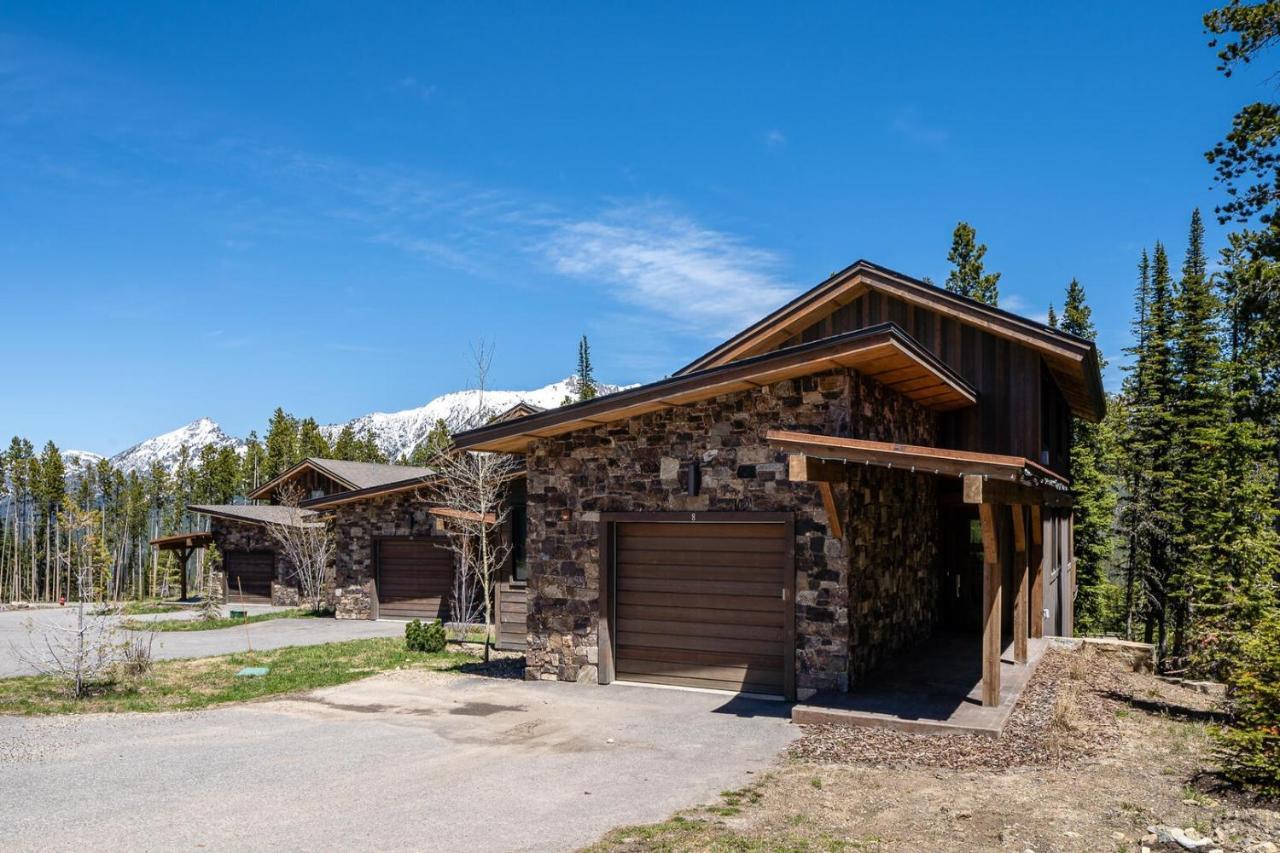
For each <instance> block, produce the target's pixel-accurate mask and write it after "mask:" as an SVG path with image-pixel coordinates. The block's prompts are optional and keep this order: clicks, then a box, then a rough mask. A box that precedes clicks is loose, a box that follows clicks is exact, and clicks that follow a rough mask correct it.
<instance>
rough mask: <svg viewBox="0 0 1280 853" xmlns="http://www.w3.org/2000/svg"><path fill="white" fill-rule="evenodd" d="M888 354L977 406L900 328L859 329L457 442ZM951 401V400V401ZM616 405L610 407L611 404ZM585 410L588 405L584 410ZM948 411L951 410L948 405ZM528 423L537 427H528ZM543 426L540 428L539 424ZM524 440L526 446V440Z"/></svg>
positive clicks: (515, 438)
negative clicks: (860, 355)
mask: <svg viewBox="0 0 1280 853" xmlns="http://www.w3.org/2000/svg"><path fill="white" fill-rule="evenodd" d="M864 350H865V351H870V352H876V353H881V352H886V351H889V350H893V351H894V352H895V353H896V355H895V357H901V358H903V359H906V360H909V361H913V362H915V363H917V364H919V365H920V369H921V370H925V371H928V372H930V373H932V374H934V375H936V376H937V378H938V381H939V383H941V384H944V385H946V386H948V387H949V388H952V389H953V392H954V395H958V396H960V397H962V398H963V399H964V400H966V401H968V402H969V403H973V402H976V400H977V394H976V392H975V391H974V390H973V389H972V388H970V387H968V385H967V383H965V382H964V380H962V379H960V377H958V376H956V375H954V373H953V371H951V369H950V368H948V367H947V366H946V365H945V364H943V363H942V362H941V361H939V360H937V359H936V357H934V356H933V355H932V354H931V353H929V352H928V351H927V350H925V349H923V348H922V347H919V345H918V344H915V343H914V342H913V341H911V340H910V338H909V337H908V336H907V335H906V332H904V331H903V330H902V329H901V328H900V327H898V326H896V325H894V324H890V323H883V324H878V325H876V326H871V327H867V328H865V329H859V330H856V331H853V332H849V333H846V334H844V335H841V336H837V337H834V338H830V339H826V340H823V341H815V342H812V343H810V344H802V345H799V346H797V347H796V348H794V349H792V348H788V349H787V350H782V351H779V352H778V353H767V354H765V355H762V356H758V357H757V358H756V359H751V360H747V361H743V362H734V363H731V364H728V365H723V366H722V367H719V368H712V370H716V371H717V373H716V374H715V375H713V376H707V377H705V381H700V380H701V379H702V378H703V377H701V376H700V375H699V374H689V375H687V376H676V377H672V378H670V379H667V380H662V381H660V382H656V383H652V384H651V385H649V386H642V387H640V388H638V389H632V390H631V391H623V392H619V394H620V395H622V398H621V399H620V400H610V399H609V398H610V397H613V396H614V395H608V396H605V397H602V398H600V399H599V401H598V402H597V401H592V403H591V404H587V405H586V408H585V411H581V412H580V413H579V414H577V416H576V417H575V416H573V413H571V412H567V411H563V410H554V409H553V410H551V411H549V412H545V413H539V414H536V415H531V416H529V417H527V418H518V419H515V420H512V421H506V422H501V423H497V424H493V425H490V426H487V427H481V428H480V429H477V430H474V431H472V435H475V436H483V434H485V433H491V434H492V435H493V437H492V438H489V439H483V438H479V439H478V440H475V441H468V434H467V433H462V434H460V435H459V436H457V439H459V443H458V446H459V447H460V448H463V449H481V450H499V449H502V450H505V449H507V448H508V447H510V446H515V447H522V446H527V440H528V439H529V438H548V437H551V436H554V435H560V434H563V433H566V432H572V431H574V430H577V429H583V428H584V426H586V425H589V423H588V419H594V420H597V421H606V422H610V423H612V422H616V421H619V420H624V419H626V418H629V417H634V416H635V415H637V414H641V413H643V412H646V411H654V410H656V409H660V408H666V407H669V406H673V405H686V404H688V403H692V402H698V401H700V400H705V399H711V398H713V397H716V396H720V395H722V394H726V393H734V392H739V391H744V390H749V389H750V388H751V387H753V386H755V385H757V384H769V383H771V382H776V381H781V380H782V379H786V378H792V377H795V376H801V375H807V374H810V373H815V372H822V371H824V370H828V369H832V368H834V367H840V368H844V367H846V366H852V369H854V370H856V369H857V367H856V363H857V362H858V361H859V360H860V359H858V358H857V354H858V353H859V352H862V351H864ZM949 396H950V395H949ZM611 403H613V404H614V405H613V406H611V405H610V404H611ZM579 405H583V404H579ZM947 405H948V408H950V407H951V404H950V402H948V404H947ZM523 421H533V423H530V424H525V425H523V427H524V428H523V429H521V426H522V422H523ZM540 421H541V422H542V423H539V422H540ZM521 438H523V441H522V440H521Z"/></svg>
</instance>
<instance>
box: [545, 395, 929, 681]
mask: <svg viewBox="0 0 1280 853" xmlns="http://www.w3.org/2000/svg"><path fill="white" fill-rule="evenodd" d="M770 429H796V430H801V431H807V432H814V433H822V434H825V435H837V436H853V437H858V438H870V439H875V440H892V441H902V442H910V443H915V444H933V443H934V440H935V438H936V433H937V423H936V418H935V416H934V415H933V414H932V413H931V412H929V411H928V410H926V409H923V408H921V407H920V406H917V405H916V404H914V403H912V402H911V401H909V400H907V399H905V398H903V397H901V396H899V395H897V394H896V393H894V392H891V391H889V390H887V389H885V388H884V387H883V386H881V385H879V384H877V383H874V382H871V381H869V380H866V379H864V378H863V377H861V376H859V375H857V374H856V373H851V372H848V371H834V372H831V373H828V374H823V375H819V376H814V377H806V378H804V379H798V380H788V381H785V382H779V383H776V384H774V385H770V386H767V387H764V388H760V389H757V390H755V391H752V392H742V393H737V394H729V395H725V396H722V397H718V398H716V399H714V400H710V401H706V402H703V403H699V404H696V405H691V406H677V407H674V408H671V409H666V410H664V411H661V412H654V413H651V414H646V415H642V416H639V417H636V418H632V419H630V420H627V421H623V422H620V423H617V424H610V425H607V426H599V427H596V428H594V429H590V430H581V431H577V432H573V433H569V434H567V435H564V436H557V437H553V438H546V439H541V440H538V441H536V442H534V444H533V445H532V447H531V448H530V451H529V453H528V454H527V455H526V465H527V469H528V507H529V539H528V547H529V566H530V580H529V587H528V590H529V615H528V632H529V642H528V650H527V653H526V668H525V677H526V678H530V679H550V680H560V681H594V680H596V678H597V670H596V667H597V664H598V617H597V613H598V606H599V605H598V603H599V595H600V571H599V565H600V552H599V542H600V522H599V513H601V512H667V511H695V512H715V511H735V512H786V513H791V514H793V515H794V518H795V540H796V541H795V572H796V600H795V607H796V648H795V654H796V680H797V687H798V690H799V692H800V693H801V695H807V694H809V693H812V692H813V691H816V690H847V689H848V685H849V680H850V677H851V676H853V677H856V676H857V675H859V674H861V673H863V672H865V671H866V670H867V669H868V668H869V667H871V666H873V665H874V663H875V662H876V661H877V660H879V659H880V657H881V656H882V655H883V654H885V653H887V652H889V651H892V650H895V649H896V648H899V647H901V646H902V645H904V644H905V643H906V642H909V641H910V640H914V639H917V638H919V637H920V636H921V633H922V632H923V633H927V631H928V630H929V628H930V627H931V626H932V624H933V621H934V620H935V618H936V614H935V609H936V601H937V596H936V584H937V580H936V567H935V563H936V555H937V547H938V546H937V535H938V534H937V519H936V513H937V507H936V504H937V500H936V493H935V491H934V489H935V485H934V484H933V483H931V482H929V479H928V478H927V477H925V476H923V475H913V474H910V473H907V472H901V471H888V470H883V469H878V468H876V469H862V468H854V467H852V466H850V474H849V482H848V483H845V484H836V485H835V486H834V488H833V491H834V492H835V494H836V501H837V506H838V507H839V511H840V512H841V514H842V516H844V520H845V528H846V531H845V538H844V539H840V538H836V537H835V536H833V535H832V534H831V527H830V524H829V520H828V518H827V515H826V512H825V510H824V509H823V504H822V500H821V497H820V494H819V492H818V487H817V486H816V485H815V484H813V483H794V482H791V481H789V480H788V479H787V478H786V453H785V452H783V451H780V450H778V449H776V448H773V447H770V446H769V445H768V444H767V443H766V441H765V438H764V434H765V432H766V431H767V430H770ZM694 460H696V461H697V462H698V463H699V465H700V468H701V488H700V490H699V493H698V494H697V495H696V496H690V495H689V494H688V493H687V491H688V490H687V487H686V484H685V482H684V478H683V477H682V475H681V473H680V471H681V466H682V464H684V463H688V462H691V461H694ZM851 595H852V596H853V597H854V603H853V605H852V606H851V605H850V596H851Z"/></svg>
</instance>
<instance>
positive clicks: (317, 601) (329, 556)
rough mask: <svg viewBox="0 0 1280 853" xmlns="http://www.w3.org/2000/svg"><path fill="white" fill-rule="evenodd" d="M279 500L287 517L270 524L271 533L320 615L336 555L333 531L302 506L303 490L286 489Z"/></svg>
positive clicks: (299, 585)
mask: <svg viewBox="0 0 1280 853" xmlns="http://www.w3.org/2000/svg"><path fill="white" fill-rule="evenodd" d="M278 497H279V502H280V506H281V509H282V511H283V515H284V518H283V519H282V520H281V521H278V522H271V523H268V524H267V530H268V531H270V533H271V536H272V538H274V539H275V540H276V542H277V543H279V545H280V550H281V551H282V552H284V556H285V557H286V558H288V560H289V562H290V563H292V564H293V574H294V577H295V578H296V579H297V581H298V587H299V589H300V590H301V592H302V597H303V598H304V599H305V600H306V601H307V603H308V604H309V605H310V606H311V609H312V611H317V612H318V611H319V610H321V609H322V608H323V607H324V604H325V595H326V592H327V591H328V586H329V578H330V574H331V571H330V565H331V564H332V562H333V552H334V541H333V531H331V530H330V529H329V525H328V523H327V522H325V521H324V520H322V519H321V518H320V516H319V515H317V514H316V513H315V512H312V511H311V510H307V509H303V508H302V507H300V506H298V504H299V502H300V501H301V500H302V491H301V490H300V489H298V488H296V487H293V486H289V487H286V488H283V489H281V490H280V492H279V494H278Z"/></svg>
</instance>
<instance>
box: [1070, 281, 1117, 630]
mask: <svg viewBox="0 0 1280 853" xmlns="http://www.w3.org/2000/svg"><path fill="white" fill-rule="evenodd" d="M1061 328H1062V330H1063V331H1064V332H1067V333H1068V334H1072V335H1075V336H1076V337H1079V338H1085V339H1086V340H1090V341H1094V340H1097V337H1098V331H1097V329H1096V328H1095V327H1094V324H1093V311H1092V310H1091V309H1090V308H1089V306H1088V304H1087V303H1086V302H1085V295H1084V288H1083V287H1081V286H1080V282H1079V281H1077V280H1075V279H1072V280H1071V283H1070V284H1069V285H1067V296H1066V300H1065V301H1064V302H1063V306H1062V326H1061ZM1098 361H1099V367H1100V368H1102V367H1105V366H1106V362H1105V361H1104V360H1103V358H1102V355H1101V353H1099V355H1098ZM1071 433H1072V434H1071V487H1072V491H1073V493H1074V494H1075V557H1076V586H1077V590H1078V592H1077V595H1076V602H1075V615H1076V622H1077V624H1078V625H1079V626H1080V630H1081V631H1082V632H1086V633H1098V632H1102V631H1106V630H1110V629H1112V628H1114V627H1115V626H1116V624H1117V622H1118V618H1119V614H1118V613H1116V612H1115V610H1116V605H1115V602H1116V600H1117V598H1118V590H1117V589H1116V587H1115V585H1114V584H1113V583H1111V582H1110V581H1109V579H1108V578H1107V574H1106V567H1107V563H1108V561H1109V560H1110V558H1111V554H1112V551H1113V550H1114V544H1115V543H1114V535H1113V532H1112V528H1113V524H1114V521H1115V511H1116V503H1117V495H1116V492H1115V489H1114V487H1113V484H1114V476H1115V466H1116V459H1115V456H1116V451H1117V445H1116V441H1115V435H1114V432H1113V430H1112V424H1111V423H1108V422H1103V423H1101V424H1092V423H1089V422H1087V421H1083V420H1080V419H1075V420H1074V422H1073V424H1072V428H1071Z"/></svg>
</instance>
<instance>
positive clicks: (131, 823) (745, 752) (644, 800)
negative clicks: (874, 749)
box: [0, 671, 797, 850]
mask: <svg viewBox="0 0 1280 853" xmlns="http://www.w3.org/2000/svg"><path fill="white" fill-rule="evenodd" d="M787 711H788V706H786V705H784V704H782V703H773V702H766V701H760V700H745V699H735V698H732V697H726V696H724V695H718V694H711V693H699V692H689V691H675V690H662V689H658V688H646V687H631V686H623V685H614V686H610V687H598V686H595V685H574V684H557V683H543V682H523V681H516V680H501V679H488V678H481V677H477V676H462V675H449V674H443V673H426V672H421V671H402V672H397V673H390V674H387V675H381V676H377V677H374V678H370V679H366V680H365V681H361V682H356V683H353V684H347V685H342V686H340V687H334V688H328V689H325V690H321V691H316V692H314V693H310V694H306V695H303V696H299V697H294V698H290V699H280V700H273V701H266V702H258V703H254V704H249V705H241V706H235V707H226V708H221V709H214V710H209V711H200V712H193V713H166V714H132V715H123V714H122V715H106V714H104V715H94V716H84V717H57V718H18V717H0V778H3V779H4V788H5V790H6V791H11V792H19V791H20V792H21V795H20V796H6V797H0V826H3V827H4V828H5V830H4V847H5V849H7V850H70V849H84V848H86V847H92V848H93V849H99V850H101V849H109V850H123V849H128V850H171V849H177V848H184V847H185V848H192V847H200V848H202V849H207V850H266V849H272V850H316V849H343V848H350V849H360V850H407V849H418V850H424V849H440V850H461V849H472V850H565V849H571V848H574V847H577V846H580V845H583V844H587V843H590V842H592V841H593V840H595V839H597V838H598V837H599V836H600V835H601V834H602V833H604V832H605V831H607V830H609V829H610V828H612V827H615V826H618V825H624V824H632V823H643V822H651V821H656V820H661V819H664V818H666V817H667V816H668V815H670V814H671V812H672V811H674V810H676V809H679V808H683V807H686V806H689V805H693V804H695V803H698V802H702V801H705V800H708V799H711V798H713V797H715V795H716V794H717V793H718V792H719V791H721V790H724V789H726V788H734V787H740V786H741V785H743V784H746V783H748V782H749V781H751V779H752V778H753V776H752V775H751V773H753V772H754V773H759V772H760V771H763V770H765V769H766V768H767V767H769V766H770V765H771V763H772V762H773V760H774V758H775V756H777V755H778V753H779V752H780V751H781V750H783V749H784V748H785V747H786V745H787V744H788V743H790V741H791V740H792V739H793V738H794V737H795V736H796V734H797V730H796V729H795V727H793V726H791V725H790V723H789V722H788V719H787ZM108 804H109V805H108Z"/></svg>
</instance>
